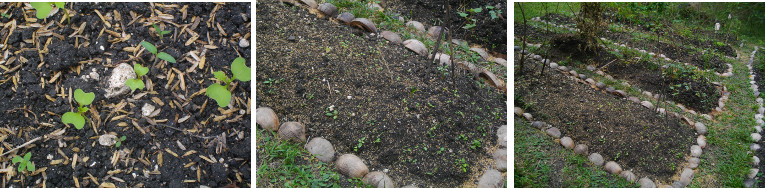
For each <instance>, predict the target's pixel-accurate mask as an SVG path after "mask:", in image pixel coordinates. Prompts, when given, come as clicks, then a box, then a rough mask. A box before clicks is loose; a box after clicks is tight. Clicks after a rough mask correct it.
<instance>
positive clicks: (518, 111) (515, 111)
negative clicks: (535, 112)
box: [513, 107, 523, 116]
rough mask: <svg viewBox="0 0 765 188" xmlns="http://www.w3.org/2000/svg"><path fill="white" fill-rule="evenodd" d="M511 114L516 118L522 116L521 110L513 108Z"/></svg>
mask: <svg viewBox="0 0 765 188" xmlns="http://www.w3.org/2000/svg"><path fill="white" fill-rule="evenodd" d="M513 112H514V113H515V115H516V116H521V115H523V108H519V107H515V108H513Z"/></svg>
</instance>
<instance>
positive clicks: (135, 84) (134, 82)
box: [125, 79, 145, 91]
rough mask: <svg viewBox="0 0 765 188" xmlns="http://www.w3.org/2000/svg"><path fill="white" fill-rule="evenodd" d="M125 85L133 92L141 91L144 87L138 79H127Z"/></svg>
mask: <svg viewBox="0 0 765 188" xmlns="http://www.w3.org/2000/svg"><path fill="white" fill-rule="evenodd" d="M125 85H127V86H128V87H130V90H132V91H135V89H143V88H144V86H145V85H143V80H140V79H128V80H127V81H125Z"/></svg>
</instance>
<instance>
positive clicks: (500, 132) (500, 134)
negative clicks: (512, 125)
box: [497, 125, 507, 147]
mask: <svg viewBox="0 0 765 188" xmlns="http://www.w3.org/2000/svg"><path fill="white" fill-rule="evenodd" d="M497 140H498V142H499V144H500V145H502V146H505V147H507V125H502V126H501V127H499V129H497Z"/></svg>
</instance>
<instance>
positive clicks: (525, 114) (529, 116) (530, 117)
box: [523, 113, 534, 121]
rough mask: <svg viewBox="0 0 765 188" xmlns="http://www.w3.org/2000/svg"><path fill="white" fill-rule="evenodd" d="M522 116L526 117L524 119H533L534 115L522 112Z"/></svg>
mask: <svg viewBox="0 0 765 188" xmlns="http://www.w3.org/2000/svg"><path fill="white" fill-rule="evenodd" d="M523 118H526V121H531V120H534V116H532V115H531V114H529V113H523Z"/></svg>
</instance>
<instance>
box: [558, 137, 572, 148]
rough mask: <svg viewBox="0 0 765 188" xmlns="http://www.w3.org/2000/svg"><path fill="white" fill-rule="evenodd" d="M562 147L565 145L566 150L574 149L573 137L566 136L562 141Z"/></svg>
mask: <svg viewBox="0 0 765 188" xmlns="http://www.w3.org/2000/svg"><path fill="white" fill-rule="evenodd" d="M560 145H563V147H564V148H566V149H574V140H573V139H571V137H568V136H564V137H563V138H561V139H560Z"/></svg>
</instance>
